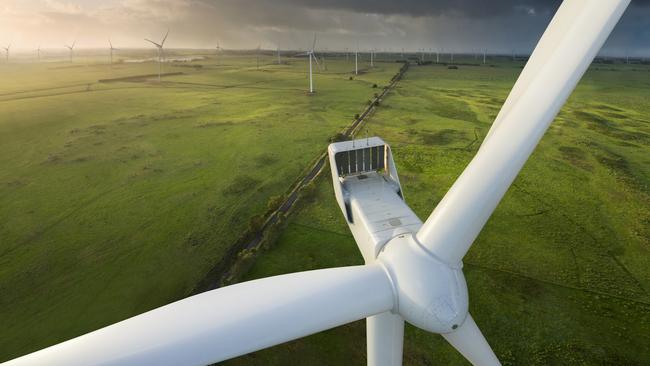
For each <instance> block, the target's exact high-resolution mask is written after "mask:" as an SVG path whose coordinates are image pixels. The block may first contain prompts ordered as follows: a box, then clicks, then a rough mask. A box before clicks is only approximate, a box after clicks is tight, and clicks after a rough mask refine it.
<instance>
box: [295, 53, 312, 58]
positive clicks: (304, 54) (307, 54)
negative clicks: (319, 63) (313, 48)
mask: <svg viewBox="0 0 650 366" xmlns="http://www.w3.org/2000/svg"><path fill="white" fill-rule="evenodd" d="M293 56H294V57H299V56H309V52H303V53H299V54H297V55H293Z"/></svg>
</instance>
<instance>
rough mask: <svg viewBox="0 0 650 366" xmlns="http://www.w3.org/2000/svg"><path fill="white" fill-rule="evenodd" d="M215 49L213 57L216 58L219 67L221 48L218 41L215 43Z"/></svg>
mask: <svg viewBox="0 0 650 366" xmlns="http://www.w3.org/2000/svg"><path fill="white" fill-rule="evenodd" d="M215 49H216V51H215V57H216V58H217V66H220V65H221V57H219V53H221V51H222V48H221V46H220V45H219V41H217V47H215Z"/></svg>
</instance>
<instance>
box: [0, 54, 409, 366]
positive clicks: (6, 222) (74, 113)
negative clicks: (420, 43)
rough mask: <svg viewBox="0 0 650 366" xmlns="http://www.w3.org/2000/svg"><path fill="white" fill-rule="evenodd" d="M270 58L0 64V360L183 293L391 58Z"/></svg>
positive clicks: (313, 152) (314, 151)
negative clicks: (309, 74)
mask: <svg viewBox="0 0 650 366" xmlns="http://www.w3.org/2000/svg"><path fill="white" fill-rule="evenodd" d="M181 56H185V55H183V54H181ZM274 61H275V58H274V57H271V56H270V55H267V56H264V57H262V58H261V60H260V65H261V66H260V68H259V69H258V67H257V60H256V58H255V57H254V56H253V55H240V56H232V55H231V56H228V55H226V56H221V57H219V58H215V57H214V56H213V55H209V56H207V57H204V58H202V59H199V60H195V61H193V62H189V63H188V62H178V63H168V64H165V66H164V70H163V72H164V73H165V75H163V78H162V82H161V83H158V82H157V75H155V74H156V73H157V69H158V67H157V65H156V64H155V63H153V62H137V63H125V62H120V63H116V64H115V65H113V66H110V65H107V64H106V60H105V57H104V58H102V59H98V58H97V57H96V56H84V55H80V56H78V57H77V58H75V60H74V62H73V63H68V62H60V61H56V62H55V61H51V60H49V61H48V62H44V63H34V62H17V63H9V64H1V65H0V75H2V76H3V83H2V85H0V324H2V331H0V361H4V360H7V359H10V358H13V357H16V356H19V355H21V354H25V353H28V352H31V351H35V350H37V349H40V348H43V347H45V346H48V345H51V344H54V343H57V342H60V341H63V340H66V339H69V338H72V337H74V336H77V335H80V334H83V333H86V332H88V331H91V330H94V329H96V328H99V327H102V326H105V325H108V324H111V323H114V322H116V321H119V320H122V319H125V318H127V317H130V316H133V315H136V314H139V313H142V312H144V311H147V310H150V309H152V308H155V307H158V306H161V305H164V304H166V303H169V302H172V301H175V300H178V299H181V298H183V297H185V296H187V295H189V294H190V293H191V292H192V291H193V290H194V288H195V286H196V285H197V283H199V282H200V281H201V280H202V279H203V278H204V276H205V275H206V273H208V272H209V270H210V269H211V267H212V266H213V265H214V264H215V263H216V262H218V261H219V259H220V258H221V257H222V256H223V254H224V252H225V251H226V250H227V249H228V248H229V246H230V245H232V243H234V242H235V241H236V240H237V239H238V238H239V237H240V235H241V233H242V232H244V231H246V230H247V229H248V228H249V226H250V222H251V219H252V218H253V217H255V216H257V215H260V214H262V213H264V212H265V211H266V210H267V206H268V202H269V201H271V200H272V199H273V198H274V197H277V196H280V195H282V194H285V193H286V192H287V190H288V188H289V187H288V185H289V184H290V183H291V182H293V181H294V180H295V179H297V178H298V177H299V176H300V174H301V173H302V172H303V171H304V170H305V169H306V168H307V166H308V164H309V163H310V162H311V161H312V160H313V159H314V158H315V157H317V156H318V154H320V153H321V152H322V151H323V150H324V149H325V148H326V146H327V144H328V141H329V139H330V137H331V136H333V135H335V134H336V133H337V132H339V131H340V130H342V129H343V128H344V127H346V126H348V125H349V124H350V123H351V122H352V120H353V118H354V116H355V114H357V113H360V112H361V111H362V110H363V109H364V108H365V106H366V105H367V103H368V100H369V99H370V98H371V97H372V96H373V95H374V93H376V91H377V89H375V88H374V87H373V85H374V84H378V85H379V87H381V86H382V85H386V83H387V82H388V81H389V80H390V78H391V77H392V76H393V75H394V74H395V73H396V72H397V70H398V69H399V66H400V65H398V64H395V63H389V62H386V63H379V64H378V65H377V67H375V68H373V69H372V70H367V71H366V72H364V73H363V74H361V75H359V76H358V77H356V78H354V80H350V75H351V74H350V71H351V70H352V68H353V63H352V62H351V61H347V62H346V61H345V60H343V59H339V60H328V61H327V70H324V71H323V72H320V73H316V74H315V77H314V79H315V80H314V81H315V87H316V94H315V95H313V96H308V95H306V93H305V90H306V88H307V78H306V70H307V64H306V62H305V59H304V58H302V59H300V58H296V59H290V58H285V59H284V61H285V62H284V63H283V64H281V65H275V64H274ZM366 67H367V64H366V63H364V64H363V68H364V69H365V68H366Z"/></svg>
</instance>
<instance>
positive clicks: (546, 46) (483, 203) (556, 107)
mask: <svg viewBox="0 0 650 366" xmlns="http://www.w3.org/2000/svg"><path fill="white" fill-rule="evenodd" d="M629 3H630V0H599V1H585V0H565V1H564V2H563V3H562V4H561V5H560V7H559V9H558V11H557V14H556V15H555V16H554V18H553V19H552V20H551V23H550V25H549V27H548V28H547V30H546V31H545V32H544V34H543V36H542V38H541V40H540V41H539V43H538V45H537V47H536V48H535V51H534V52H533V54H532V55H531V57H530V59H529V60H528V62H527V64H526V67H525V68H524V69H523V71H522V72H521V74H520V75H519V78H518V80H517V82H516V83H515V85H514V87H513V89H512V90H511V92H510V94H509V96H508V98H507V99H506V101H505V103H504V105H503V107H502V109H501V111H500V112H499V114H498V115H497V117H496V120H495V121H494V123H493V124H492V127H491V128H490V130H489V132H488V135H487V136H486V138H485V140H484V141H483V145H482V146H481V147H480V148H479V150H478V152H477V153H476V155H475V156H474V158H473V159H472V161H471V162H470V163H469V164H468V165H467V167H466V168H465V170H464V171H463V172H462V174H461V175H460V177H459V178H458V179H457V180H456V181H455V182H454V184H453V185H452V187H451V188H450V189H449V191H447V193H446V194H445V196H444V197H443V199H442V200H441V201H440V202H439V203H438V205H437V207H436V208H435V209H434V210H433V212H432V213H431V215H430V216H429V218H428V219H427V220H426V221H425V222H424V223H423V222H422V221H420V219H419V218H418V217H417V216H416V215H415V213H414V212H413V211H412V210H411V209H410V208H409V207H408V206H407V204H406V202H405V201H404V198H403V193H402V187H401V185H400V181H399V177H398V174H397V168H396V165H395V162H394V161H393V155H392V150H391V148H390V146H389V145H388V144H386V143H385V142H384V141H383V140H381V139H380V138H377V137H373V138H365V139H361V140H356V141H344V142H338V143H334V144H331V145H330V146H329V148H328V156H329V163H330V168H331V174H332V178H333V185H334V192H335V197H336V201H337V204H338V205H339V207H340V208H341V213H342V214H343V216H344V219H345V220H346V222H347V223H348V226H349V228H350V230H351V232H352V234H353V237H354V239H355V240H356V241H357V245H358V246H359V249H360V250H361V253H362V255H363V258H364V260H365V265H361V266H350V267H339V268H330V269H321V270H313V271H306V272H300V273H293V274H287V275H281V276H275V277H270V278H264V279H259V280H255V281H249V282H243V283H239V284H236V285H232V286H227V287H222V288H219V289H216V290H212V291H209V292H205V293H202V294H199V295H196V296H192V297H189V298H186V299H183V300H181V301H178V302H175V303H172V304H169V305H166V306H163V307H161V308H158V309H155V310H152V311H149V312H147V313H144V314H141V315H138V316H135V317H133V318H131V319H127V320H124V321H121V322H119V323H117V324H114V325H111V326H108V327H106V328H103V329H100V330H97V331H95V332H91V333H89V334H86V335H83V336H81V337H77V338H75V339H72V340H70V341H67V342H64V343H61V344H58V345H55V346H52V347H49V348H46V349H44V350H42V351H38V352H35V353H32V354H29V355H27V356H23V357H21V358H18V359H15V360H12V361H9V362H7V363H6V364H5V366H25V365H66V366H77V365H104V366H115V365H145V366H146V365H157V366H161V365H162V366H166V365H208V364H213V363H217V362H220V361H224V360H227V359H230V358H233V357H237V356H240V355H243V354H246V353H250V352H254V351H257V350H260V349H263V348H267V347H271V346H274V345H277V344H280V343H283V342H287V341H290V340H294V339H297V338H300V337H304V336H307V335H310V334H314V333H317V332H321V331H323V330H326V329H331V328H334V327H337V326H340V325H343V324H346V323H349V322H352V321H356V320H360V319H363V318H366V326H367V332H366V334H367V337H368V338H367V352H368V355H367V360H368V365H369V366H399V365H401V363H402V346H403V335H404V321H408V322H409V323H410V324H412V325H414V326H416V327H418V328H420V329H422V330H424V331H428V332H432V333H438V334H441V335H442V337H444V339H445V340H447V342H449V343H450V344H451V346H452V347H454V348H455V349H456V350H457V351H458V352H459V353H460V354H461V355H463V356H464V357H465V358H466V359H467V360H468V361H469V362H470V363H472V364H473V365H475V366H496V365H500V363H499V360H498V359H497V357H496V355H495V354H494V352H493V351H492V349H491V348H490V345H489V344H488V342H487V341H486V339H485V338H484V337H483V334H482V333H481V331H480V329H479V328H478V326H477V324H476V322H475V321H474V319H473V318H472V316H471V315H470V314H469V312H468V302H469V298H468V291H467V283H466V280H465V276H464V274H463V257H464V256H465V254H466V253H467V251H468V250H469V249H470V247H471V245H472V243H473V242H474V241H475V239H476V238H477V236H478V234H479V233H480V232H481V230H482V228H483V226H484V225H485V223H486V222H487V221H488V219H489V218H490V216H491V215H492V212H493V211H494V210H495V209H496V207H497V205H498V204H499V202H500V201H501V199H502V198H503V196H504V195H505V193H506V191H507V190H508V188H509V187H510V185H511V184H512V182H513V181H514V179H515V178H516V177H517V175H518V174H519V171H520V170H521V168H522V167H523V166H524V164H525V163H526V160H528V158H529V157H530V155H531V154H532V153H533V151H534V150H535V147H536V146H537V144H538V142H539V141H540V139H541V138H542V137H543V135H544V133H545V132H546V130H547V129H548V127H549V126H550V124H551V122H552V121H553V120H554V119H555V117H556V116H557V114H558V112H559V111H560V108H561V107H562V105H563V104H564V103H565V102H566V100H567V98H568V97H569V96H570V95H571V92H572V91H573V90H574V89H575V87H576V85H577V84H578V82H579V81H580V79H581V78H582V75H584V73H585V71H586V70H587V68H588V67H589V65H590V64H591V62H592V61H593V59H594V57H595V56H596V54H597V52H598V50H599V49H600V48H601V47H602V45H603V43H604V42H605V40H606V39H607V37H608V36H609V34H610V33H611V31H612V29H613V28H614V26H615V25H616V23H617V22H618V20H619V19H620V17H621V15H622V14H623V12H624V11H625V9H626V8H627V6H628V5H629ZM377 202H380V204H378V203H377ZM476 311H479V312H480V311H481V309H480V308H479V309H476ZM486 316H495V315H494V314H487V315H486ZM515 326H516V325H515ZM541 326H544V325H543V324H542V325H541ZM494 331H498V329H495V330H494ZM520 341H521V342H527V340H526V339H521V340H520Z"/></svg>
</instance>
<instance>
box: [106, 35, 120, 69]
mask: <svg viewBox="0 0 650 366" xmlns="http://www.w3.org/2000/svg"><path fill="white" fill-rule="evenodd" d="M108 44H109V46H110V51H111V65H113V51H117V50H118V49H117V48H115V47H113V43H112V42H111V39H110V38H109V39H108Z"/></svg>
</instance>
